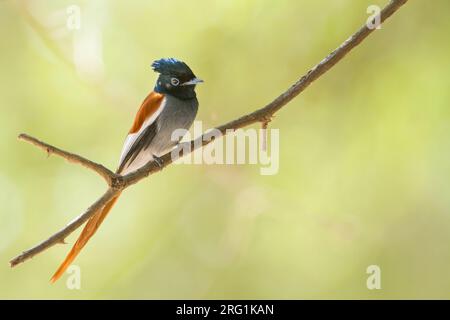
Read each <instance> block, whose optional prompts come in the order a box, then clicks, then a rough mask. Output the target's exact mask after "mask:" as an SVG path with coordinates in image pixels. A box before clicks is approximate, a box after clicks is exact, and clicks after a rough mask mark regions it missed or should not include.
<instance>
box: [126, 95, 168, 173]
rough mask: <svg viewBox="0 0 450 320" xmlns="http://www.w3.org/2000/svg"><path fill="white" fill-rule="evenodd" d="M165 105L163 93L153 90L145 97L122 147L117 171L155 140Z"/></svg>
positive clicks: (128, 163) (127, 164)
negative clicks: (157, 124) (159, 119)
mask: <svg viewBox="0 0 450 320" xmlns="http://www.w3.org/2000/svg"><path fill="white" fill-rule="evenodd" d="M164 106H165V103H164V95H163V94H160V93H157V92H154V91H153V92H151V93H150V94H149V95H148V96H147V98H145V100H144V102H143V103H142V105H141V107H140V108H139V111H138V112H137V114H136V117H135V119H134V122H133V125H132V127H131V129H130V131H129V133H128V136H127V138H126V140H125V143H124V146H123V148H122V154H121V156H120V161H119V169H118V170H117V173H122V171H123V170H124V169H125V168H126V167H127V166H129V165H130V164H131V162H133V160H134V159H135V158H136V157H137V156H138V154H139V152H140V151H142V150H143V149H145V148H146V147H147V146H148V145H149V144H150V142H151V140H153V138H154V136H155V135H156V131H157V127H156V119H157V118H158V116H159V115H160V114H161V112H162V110H163V109H164Z"/></svg>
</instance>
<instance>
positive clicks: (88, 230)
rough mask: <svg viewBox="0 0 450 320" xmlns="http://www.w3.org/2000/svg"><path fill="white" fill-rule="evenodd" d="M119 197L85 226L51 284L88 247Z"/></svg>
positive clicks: (113, 199) (106, 205)
mask: <svg viewBox="0 0 450 320" xmlns="http://www.w3.org/2000/svg"><path fill="white" fill-rule="evenodd" d="M119 196H120V194H118V195H117V196H115V197H114V198H112V199H111V200H110V201H109V202H108V203H107V204H105V206H104V207H103V208H102V210H101V211H99V212H97V213H96V214H94V215H93V216H92V217H91V218H90V219H89V220H88V222H87V223H86V225H85V226H84V229H83V231H82V232H81V234H80V236H79V237H78V240H77V242H75V244H74V245H73V247H72V250H70V252H69V254H68V255H67V257H66V259H65V260H64V261H63V263H62V264H61V265H60V266H59V268H58V270H56V272H55V274H54V275H53V277H52V278H51V279H50V282H52V283H54V282H55V281H56V280H58V279H59V278H60V277H61V276H62V275H63V274H64V272H65V271H66V269H67V268H68V267H69V266H70V264H71V263H72V262H73V260H75V258H76V257H77V255H78V254H79V253H80V251H81V249H83V247H84V246H85V245H86V243H87V242H88V241H89V239H90V238H91V237H92V236H93V235H94V233H95V232H96V231H97V229H98V227H99V226H100V225H101V224H102V222H103V220H104V219H105V217H106V216H107V215H108V213H109V211H110V210H111V209H112V207H113V206H114V204H115V203H116V201H117V199H118V198H119Z"/></svg>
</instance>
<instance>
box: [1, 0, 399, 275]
mask: <svg viewBox="0 0 450 320" xmlns="http://www.w3.org/2000/svg"><path fill="white" fill-rule="evenodd" d="M407 1H408V0H391V1H390V3H389V4H388V5H387V6H386V7H385V8H384V9H383V10H382V11H381V13H380V16H381V22H384V21H385V20H386V19H387V18H389V17H390V16H391V15H392V14H393V13H395V12H396V11H397V10H398V9H399V8H400V7H401V6H402V5H404V4H405V3H406V2H407ZM374 30H375V29H369V28H368V27H367V26H366V25H363V26H362V27H361V28H360V29H359V30H358V31H357V32H356V33H354V34H353V35H352V36H351V37H350V38H348V39H347V40H345V41H344V42H343V43H342V44H341V45H340V46H339V47H338V48H337V49H336V50H334V51H333V52H331V53H330V54H329V55H328V56H327V57H326V58H325V59H323V60H322V61H321V62H319V63H318V64H317V65H316V66H314V67H313V68H312V69H310V70H309V71H308V72H307V73H306V74H305V75H304V76H302V77H301V78H300V79H299V80H298V81H297V82H296V83H294V85H292V86H291V87H290V88H289V89H288V90H287V91H285V92H284V93H282V94H281V95H280V96H279V97H277V98H276V99H275V100H273V101H272V102H271V103H269V104H267V105H266V106H264V107H263V108H261V109H258V110H256V111H254V112H252V113H249V114H247V115H244V116H242V117H240V118H238V119H236V120H233V121H230V122H228V123H225V124H223V125H221V126H218V127H217V128H216V129H218V130H219V131H220V132H221V133H222V134H224V135H225V134H227V133H228V132H229V131H230V130H231V131H234V130H236V129H239V128H242V127H245V126H248V125H250V124H253V123H257V122H261V123H262V124H263V125H264V124H265V123H267V122H269V121H270V119H271V118H272V116H273V115H274V114H275V113H276V112H277V111H278V110H280V109H281V108H282V107H283V106H285V105H286V104H287V103H288V102H290V101H291V100H292V99H294V98H295V97H296V96H297V95H299V94H300V93H301V92H302V91H303V90H305V89H306V88H307V87H308V86H309V85H310V84H311V83H312V82H313V81H315V80H316V79H318V78H319V77H320V76H321V75H323V74H324V73H326V72H327V71H328V70H330V69H331V68H332V67H333V66H334V65H335V64H336V63H338V62H339V61H340V60H341V59H342V58H344V56H345V55H346V54H347V53H349V52H350V51H351V50H352V49H353V48H355V47H356V46H357V45H358V44H360V43H361V42H362V41H363V40H364V39H365V38H366V37H367V36H368V35H369V34H370V33H372V32H373V31H374ZM19 138H20V139H22V140H25V141H27V142H30V143H32V144H34V145H36V146H38V147H40V148H42V149H44V150H46V151H47V152H49V153H53V154H56V155H59V156H61V157H63V158H65V159H67V160H69V161H71V162H75V163H79V164H81V165H83V166H85V167H87V168H89V169H91V170H94V171H95V172H97V173H98V174H99V175H100V176H102V177H103V178H104V179H105V180H106V181H107V182H108V184H109V186H110V188H109V189H108V191H107V192H106V193H105V194H104V195H103V196H102V197H101V198H100V199H98V200H97V201H96V202H95V203H94V204H93V205H92V206H91V207H89V208H88V209H87V211H86V212H85V213H83V214H82V215H80V216H79V217H77V218H76V219H75V220H74V221H73V222H71V223H69V224H68V225H67V226H66V227H64V228H63V229H62V230H60V231H59V232H57V233H55V234H54V235H52V236H51V237H50V238H48V239H47V240H45V241H44V242H42V243H40V244H38V245H36V246H35V247H33V248H31V249H29V250H27V251H25V252H23V253H22V254H21V255H19V256H17V257H16V258H14V259H13V260H11V262H10V263H11V266H12V267H14V266H16V265H17V264H19V263H21V262H24V261H26V260H27V259H30V258H32V257H33V256H35V255H37V254H38V253H40V252H42V251H44V250H46V249H48V248H50V247H51V246H53V245H55V244H57V243H63V242H64V239H65V238H66V237H67V236H68V235H70V234H71V233H72V232H73V231H75V230H76V229H77V228H78V227H80V226H81V225H82V224H83V223H85V222H86V221H87V220H88V219H89V218H90V217H92V216H93V215H94V214H95V213H96V212H97V211H98V210H100V209H101V208H102V207H103V206H104V205H105V204H106V203H108V202H109V201H110V200H111V199H112V198H114V197H115V196H117V195H118V194H119V193H121V192H122V191H123V190H124V189H126V188H128V187H129V186H131V185H133V184H135V183H137V182H139V181H140V180H142V179H144V178H145V177H147V176H149V175H151V174H153V173H155V172H157V171H161V170H162V168H164V167H166V166H168V165H170V164H171V163H172V162H173V161H174V159H172V156H171V152H169V153H167V154H165V155H164V156H162V157H161V158H160V159H161V161H162V166H161V167H160V166H159V165H158V164H156V163H155V162H149V163H147V164H146V165H145V166H143V167H142V168H140V169H139V170H137V171H135V172H132V173H130V174H128V175H125V176H119V175H116V174H114V173H113V172H112V171H110V170H109V169H107V168H105V167H104V166H102V165H100V164H97V163H95V162H92V161H90V160H87V159H85V158H83V157H81V156H79V155H76V154H73V153H69V152H66V151H63V150H61V149H58V148H55V147H53V146H51V145H49V144H46V143H44V142H41V141H39V140H37V139H35V138H33V137H30V136H28V135H24V134H22V135H20V136H19ZM212 141H213V140H211V139H207V134H203V135H202V136H201V137H199V138H197V139H196V140H193V141H191V142H188V143H190V145H191V148H190V149H189V151H185V149H184V148H182V146H178V147H177V148H178V150H176V151H177V154H178V155H180V156H185V155H187V154H189V153H191V152H193V151H194V150H196V149H198V148H200V147H202V146H204V145H206V144H208V143H210V142H212ZM178 151H179V152H178Z"/></svg>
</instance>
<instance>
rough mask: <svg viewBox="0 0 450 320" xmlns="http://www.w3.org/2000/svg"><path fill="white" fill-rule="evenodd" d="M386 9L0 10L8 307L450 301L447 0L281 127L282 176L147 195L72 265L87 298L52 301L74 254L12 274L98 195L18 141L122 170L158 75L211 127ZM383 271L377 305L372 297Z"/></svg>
mask: <svg viewBox="0 0 450 320" xmlns="http://www.w3.org/2000/svg"><path fill="white" fill-rule="evenodd" d="M386 2H387V1H370V2H367V1H351V0H340V1H334V0H323V1H312V0H310V1H306V0H303V1H300V0H297V1H293V0H280V1H269V0H260V1H257V0H247V1H238V0H216V1H205V0H201V1H181V0H176V1H172V0H170V1H162V0H158V1H156V0H154V1H144V0H142V1H137V0H135V1H118V0H116V1H106V0H102V1H100V0H96V1H81V0H75V1H73V0H71V1H64V0H52V1H50V0H49V1H12V0H5V1H1V2H0V37H1V41H0V68H1V73H0V90H1V94H0V108H1V113H2V116H1V117H0V135H1V141H2V145H3V148H2V149H3V152H2V156H1V157H0V191H1V193H0V197H1V200H2V201H1V204H2V209H1V211H0V219H1V220H0V257H1V260H2V261H1V262H2V263H1V264H0V298H72V299H74V298H89V299H92V298H94V299H95V298H450V293H449V292H450V291H449V286H450V276H449V274H448V269H449V268H448V267H449V264H450V250H449V243H450V232H449V228H450V139H449V137H450V128H449V120H450V110H449V101H450V94H449V92H450V91H449V90H448V88H449V87H450V74H449V72H448V70H449V58H448V57H449V54H450V42H449V41H448V33H449V31H450V20H449V19H448V12H449V10H450V2H449V1H446V0H435V1H432V2H427V1H410V2H409V3H408V4H407V5H405V7H404V8H402V9H401V10H400V11H399V12H398V13H397V14H395V15H394V16H393V18H392V19H390V20H389V21H388V22H387V23H386V24H385V25H383V28H382V29H381V30H378V31H376V32H375V33H374V34H373V35H372V36H371V37H370V38H369V39H367V41H365V42H364V43H362V44H361V45H360V46H359V47H358V48H356V50H354V52H352V53H351V54H349V55H348V56H347V57H346V58H345V59H344V61H342V62H341V63H340V64H339V65H337V66H336V67H335V68H334V69H333V70H331V71H330V72H329V73H327V74H326V75H325V76H324V77H323V78H321V79H320V80H319V81H317V82H316V83H314V84H313V85H312V86H311V87H310V88H308V90H306V91H305V92H304V93H303V94H302V95H301V96H299V97H298V98H297V99H295V100H294V101H293V102H292V103H290V104H289V105H288V106H286V107H285V108H284V109H283V110H282V111H281V112H280V113H278V114H277V116H276V118H275V119H274V121H273V122H272V123H271V127H272V128H279V129H280V138H281V142H280V145H281V158H280V171H279V173H278V174H277V175H274V176H261V175H259V167H258V166H255V165H245V166H244V165H239V166H238V165H236V166H199V165H196V166H171V167H170V168H168V169H167V170H165V171H164V173H163V174H157V175H154V176H152V177H151V178H150V179H147V180H145V181H143V182H142V183H140V184H138V185H136V186H135V187H133V188H131V189H130V190H128V191H127V192H126V194H125V195H124V196H123V197H122V198H121V199H120V201H119V203H118V205H117V206H116V207H115V208H114V210H113V211H112V213H111V214H110V216H109V217H108V219H107V220H106V222H105V223H104V225H103V226H102V228H101V229H100V231H99V232H98V233H97V234H96V235H95V237H94V238H93V239H92V240H91V242H90V243H89V245H88V246H87V247H86V248H85V250H84V251H83V253H82V254H81V255H80V256H79V258H78V259H77V260H76V264H77V265H79V266H80V267H81V270H82V289H81V290H68V289H67V288H66V285H65V280H64V279H63V280H62V281H60V282H58V283H57V284H55V285H50V284H49V282H48V280H49V278H50V276H51V274H52V273H53V271H54V270H55V269H56V267H57V266H58V264H59V263H60V262H61V260H62V259H63V258H64V256H65V254H66V253H67V251H68V250H69V245H66V246H58V247H55V248H52V249H50V250H48V251H47V252H45V253H43V254H41V255H39V256H38V257H35V258H34V259H33V260H32V261H28V262H27V263H25V264H23V265H21V266H19V267H17V268H16V269H13V270H11V269H10V268H9V267H8V264H7V261H8V260H9V259H10V258H11V257H13V256H15V255H16V254H18V253H19V252H20V251H21V250H23V249H25V248H28V247H29V246H31V245H34V244H36V243H37V242H38V241H40V240H43V239H44V238H46V237H47V236H49V235H50V234H52V233H53V232H55V231H57V230H58V229H59V228H60V227H61V226H63V225H64V224H65V223H67V222H68V221H70V220H71V219H72V218H74V217H75V216H77V215H78V214H79V213H81V212H82V211H83V210H84V209H85V208H86V207H87V206H88V205H89V204H90V203H91V202H92V201H93V200H95V199H96V197H97V196H99V195H100V194H101V193H102V192H103V190H104V189H105V186H104V183H103V181H102V180H101V179H100V178H99V177H97V176H95V175H94V174H93V173H91V172H89V171H87V170H85V169H83V168H80V167H79V166H74V165H71V164H68V163H65V162H64V161H62V160H61V159H59V158H56V157H51V158H49V159H47V158H46V156H45V154H43V153H42V152H41V151H40V150H37V149H36V148H34V147H31V146H29V145H25V144H24V143H19V142H18V141H17V140H16V136H17V134H19V133H20V132H27V133H29V134H32V135H35V136H37V137H39V138H40V139H43V140H45V141H47V142H50V143H52V144H55V145H57V146H61V147H63V148H65V149H67V150H70V151H74V152H78V153H80V154H82V155H85V156H87V157H88V158H90V159H93V160H95V161H98V162H101V163H103V164H105V165H107V166H108V167H110V168H115V166H116V164H117V159H118V156H119V153H120V150H121V145H122V142H123V139H124V137H125V133H126V132H127V131H128V128H129V126H130V124H131V121H132V118H133V117H134V113H135V111H136V109H137V107H138V105H139V104H140V102H141V101H142V100H143V98H144V97H145V95H146V94H147V93H148V92H149V91H150V90H151V89H152V88H153V83H154V81H155V79H156V75H155V74H154V73H153V72H152V71H151V69H150V63H151V62H152V61H153V60H154V59H157V58H160V57H172V56H173V57H177V58H180V59H184V60H185V61H187V62H188V63H189V65H190V66H191V67H192V68H193V70H194V71H195V73H196V74H197V75H198V76H199V77H201V78H203V79H205V80H206V83H205V84H204V85H202V86H200V87H199V88H198V90H197V91H198V95H199V99H200V112H199V115H198V119H200V120H203V121H204V123H206V124H207V125H209V126H214V125H218V124H221V123H223V122H225V121H228V120H231V119H233V118H235V117H237V116H239V115H242V114H244V113H247V112H250V111H252V110H254V109H255V108H256V107H259V106H262V105H264V104H265V103H267V102H269V101H271V100H272V99H273V98H274V97H276V96H277V95H278V94H280V93H281V92H282V91H283V90H285V89H286V88H287V87H288V86H289V85H291V84H292V83H293V82H294V81H295V80H296V79H298V77H299V76H301V75H302V74H303V73H304V72H305V71H306V70H308V68H310V67H311V66H313V65H314V64H315V63H317V62H319V61H320V60H321V59H322V58H323V57H325V56H326V55H327V54H328V53H329V52H331V51H332V50H333V49H334V48H335V47H336V46H338V45H339V44H340V43H341V42H342V41H343V40H345V39H346V38H347V37H348V36H349V35H350V34H351V33H353V32H354V31H355V30H356V29H357V28H359V26H360V25H361V24H362V23H363V22H364V21H365V20H366V18H367V16H368V15H367V14H366V8H367V6H368V5H369V4H374V3H375V4H379V5H380V6H383V5H384V4H385V3H386ZM73 4H75V5H78V6H79V7H80V8H81V28H80V29H79V30H70V29H68V28H67V27H66V20H67V17H68V14H67V12H66V10H67V8H68V7H69V6H70V5H73ZM74 61H75V63H74ZM77 234H78V233H76V234H73V235H72V236H71V237H70V238H69V239H68V242H69V243H73V241H74V240H75V237H76V236H77ZM372 264H376V265H379V266H380V267H381V270H382V289H381V290H373V291H370V290H368V289H367V288H366V279H367V276H368V275H367V274H366V268H367V266H369V265H372Z"/></svg>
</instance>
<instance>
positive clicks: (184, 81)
mask: <svg viewBox="0 0 450 320" xmlns="http://www.w3.org/2000/svg"><path fill="white" fill-rule="evenodd" d="M152 68H153V70H154V71H155V72H158V73H159V74H160V75H159V77H158V80H157V81H156V85H155V91H156V92H159V93H164V94H170V95H173V96H175V97H177V98H180V99H193V98H195V96H196V95H195V86H196V85H197V84H198V83H201V82H203V80H200V79H198V78H197V77H196V76H195V74H194V73H193V72H192V70H191V68H189V66H188V65H187V64H186V63H184V62H183V61H180V60H177V59H174V58H168V59H159V60H156V61H154V62H153V63H152Z"/></svg>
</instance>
